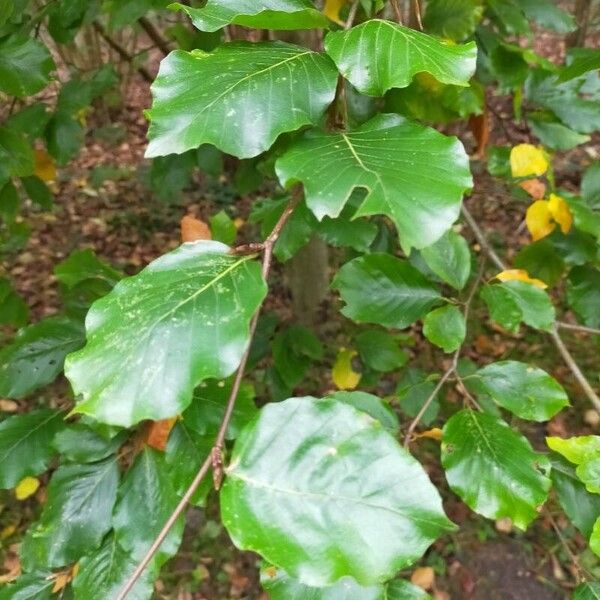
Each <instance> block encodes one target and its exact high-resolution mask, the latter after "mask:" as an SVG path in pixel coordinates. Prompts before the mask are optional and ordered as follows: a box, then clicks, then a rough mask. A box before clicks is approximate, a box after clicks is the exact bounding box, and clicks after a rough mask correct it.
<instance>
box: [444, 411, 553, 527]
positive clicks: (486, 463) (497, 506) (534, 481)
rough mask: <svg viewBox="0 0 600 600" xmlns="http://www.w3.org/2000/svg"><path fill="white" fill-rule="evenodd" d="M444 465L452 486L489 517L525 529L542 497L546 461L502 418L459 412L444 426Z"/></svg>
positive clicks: (546, 485)
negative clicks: (504, 518)
mask: <svg viewBox="0 0 600 600" xmlns="http://www.w3.org/2000/svg"><path fill="white" fill-rule="evenodd" d="M442 465H443V466H444V469H445V470H446V478H447V479H448V483H449V484H450V487H451V488H452V489H453V490H454V491H455V492H456V493H457V494H458V495H459V496H460V497H461V498H462V499H463V501H464V502H465V503H466V504H467V505H468V506H469V507H471V508H472V509H473V510H474V511H475V512H477V513H479V514H481V515H483V516H484V517H487V518H488V519H501V518H503V517H508V518H510V519H511V520H512V522H513V523H514V524H515V525H516V526H517V527H519V528H520V529H525V528H526V527H527V525H529V523H530V522H531V521H532V520H533V519H535V517H536V516H537V515H538V509H539V507H540V506H541V505H542V504H543V503H544V502H545V501H546V498H547V496H548V490H549V489H550V480H549V479H548V477H547V476H546V475H545V472H547V471H548V469H549V462H548V459H547V458H545V457H544V456H543V455H541V454H536V453H535V452H533V450H532V449H531V446H530V444H529V442H528V441H527V440H526V439H525V438H524V437H523V436H522V435H520V434H519V433H516V432H515V431H513V430H512V429H511V428H510V427H509V426H508V425H507V424H506V423H505V422H504V421H501V420H500V419H497V418H495V417H492V416H491V415H488V414H485V413H478V412H474V411H472V410H468V409H467V410H462V411H460V412H458V413H456V414H455V415H454V416H453V417H451V418H450V419H449V420H448V421H447V422H446V425H445V426H444V436H443V440H442Z"/></svg>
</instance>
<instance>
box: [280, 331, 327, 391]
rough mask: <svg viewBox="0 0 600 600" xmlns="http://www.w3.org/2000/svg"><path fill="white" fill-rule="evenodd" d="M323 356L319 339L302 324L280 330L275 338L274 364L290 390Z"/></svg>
mask: <svg viewBox="0 0 600 600" xmlns="http://www.w3.org/2000/svg"><path fill="white" fill-rule="evenodd" d="M322 356H323V346H322V345H321V342H320V341H319V339H318V338H317V337H316V336H315V334H314V333H313V332H312V331H310V330H309V329H307V328H306V327H302V326H301V325H292V326H291V327H288V328H287V329H284V330H283V331H280V332H279V333H278V334H277V335H276V336H275V339H274V340H273V366H274V367H275V369H276V370H277V372H278V374H279V376H280V377H281V379H282V380H283V382H284V383H285V385H286V386H287V387H288V388H289V389H290V390H291V389H294V388H295V387H296V386H297V385H298V384H299V383H300V382H301V381H302V379H303V378H304V376H305V375H306V372H307V371H308V369H309V368H310V365H311V364H312V362H313V361H315V360H319V359H320V358H322Z"/></svg>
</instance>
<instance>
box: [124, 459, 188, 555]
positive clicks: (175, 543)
mask: <svg viewBox="0 0 600 600" xmlns="http://www.w3.org/2000/svg"><path fill="white" fill-rule="evenodd" d="M118 498H119V499H118V501H117V506H116V507H115V511H114V515H113V527H114V530H115V537H116V539H117V543H118V544H119V545H120V546H121V547H122V548H123V549H124V550H126V551H127V552H128V555H129V556H130V557H131V558H133V559H134V560H136V561H139V560H141V559H142V558H143V557H144V555H145V554H146V552H147V551H148V549H149V548H150V545H151V544H152V542H153V541H154V539H155V538H156V536H157V535H158V533H159V532H160V530H161V529H162V527H163V525H164V524H165V522H166V520H167V519H168V518H169V517H170V516H171V513H172V512H173V510H174V509H175V506H176V505H177V504H178V502H179V496H178V495H177V493H176V491H175V489H174V487H173V482H172V480H171V477H170V474H169V469H168V466H167V463H166V460H165V456H164V454H163V453H161V452H158V451H156V450H153V449H151V448H147V447H146V448H144V450H143V451H142V452H141V453H140V454H139V455H138V457H137V458H136V460H135V462H134V463H133V466H132V467H131V468H130V469H129V471H128V472H127V474H126V475H125V477H124V479H123V481H122V483H121V486H120V488H119V492H118ZM140 507H143V510H140ZM182 533H183V519H182V518H179V519H178V520H177V521H176V522H175V524H174V526H173V528H172V529H171V531H170V532H169V534H168V535H167V537H166V538H165V541H164V542H163V543H162V544H161V546H160V548H159V550H158V552H157V554H156V558H155V561H156V563H157V564H162V563H164V562H165V560H167V559H168V558H170V557H171V556H173V554H175V553H176V552H177V549H178V548H179V544H180V542H181V535H182Z"/></svg>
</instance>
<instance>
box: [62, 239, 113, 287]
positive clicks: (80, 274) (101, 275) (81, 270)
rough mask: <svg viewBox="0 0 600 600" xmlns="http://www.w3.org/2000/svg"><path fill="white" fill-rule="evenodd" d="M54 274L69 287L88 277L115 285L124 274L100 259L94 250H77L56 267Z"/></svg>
mask: <svg viewBox="0 0 600 600" xmlns="http://www.w3.org/2000/svg"><path fill="white" fill-rule="evenodd" d="M54 276H55V277H56V279H58V281H60V283H62V284H63V285H65V286H67V287H70V288H72V287H74V286H76V285H77V284H79V283H81V282H82V281H85V280H86V279H102V280H104V281H106V282H107V283H109V284H110V285H111V286H114V285H115V284H116V283H117V282H118V281H119V280H120V279H121V278H122V277H123V275H122V274H121V273H120V272H119V271H117V270H116V269H113V268H112V267H111V266H110V265H109V264H107V263H105V262H104V261H102V260H100V259H99V258H98V257H97V256H96V255H95V254H94V251H93V250H90V249H89V248H88V249H85V250H75V251H74V252H71V254H69V256H68V257H67V258H65V260H63V261H62V262H60V263H58V264H57V265H56V266H55V267H54Z"/></svg>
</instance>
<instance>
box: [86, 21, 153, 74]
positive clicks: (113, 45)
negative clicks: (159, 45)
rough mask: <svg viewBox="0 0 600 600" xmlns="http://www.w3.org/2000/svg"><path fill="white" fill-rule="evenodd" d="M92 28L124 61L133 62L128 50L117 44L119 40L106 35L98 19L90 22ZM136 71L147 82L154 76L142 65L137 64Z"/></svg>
mask: <svg viewBox="0 0 600 600" xmlns="http://www.w3.org/2000/svg"><path fill="white" fill-rule="evenodd" d="M92 25H93V27H94V29H95V30H96V31H97V32H98V34H99V35H100V37H101V38H102V39H103V40H104V41H105V42H106V43H107V44H108V45H109V46H110V47H111V48H112V49H113V50H114V51H115V52H116V53H117V54H118V55H119V56H120V57H121V58H122V59H123V60H124V61H126V62H128V63H132V64H133V60H134V57H133V56H132V55H131V54H129V52H127V50H126V49H125V48H123V46H121V44H119V42H117V41H116V40H114V39H113V38H112V37H110V35H108V33H107V31H106V29H105V28H104V26H103V25H102V24H101V23H98V21H94V22H93V23H92ZM137 70H138V73H139V74H140V75H141V76H142V77H143V78H144V79H145V80H146V81H147V82H148V83H152V82H153V81H154V77H152V75H151V74H150V72H149V71H148V69H146V67H143V66H139V67H137Z"/></svg>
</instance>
